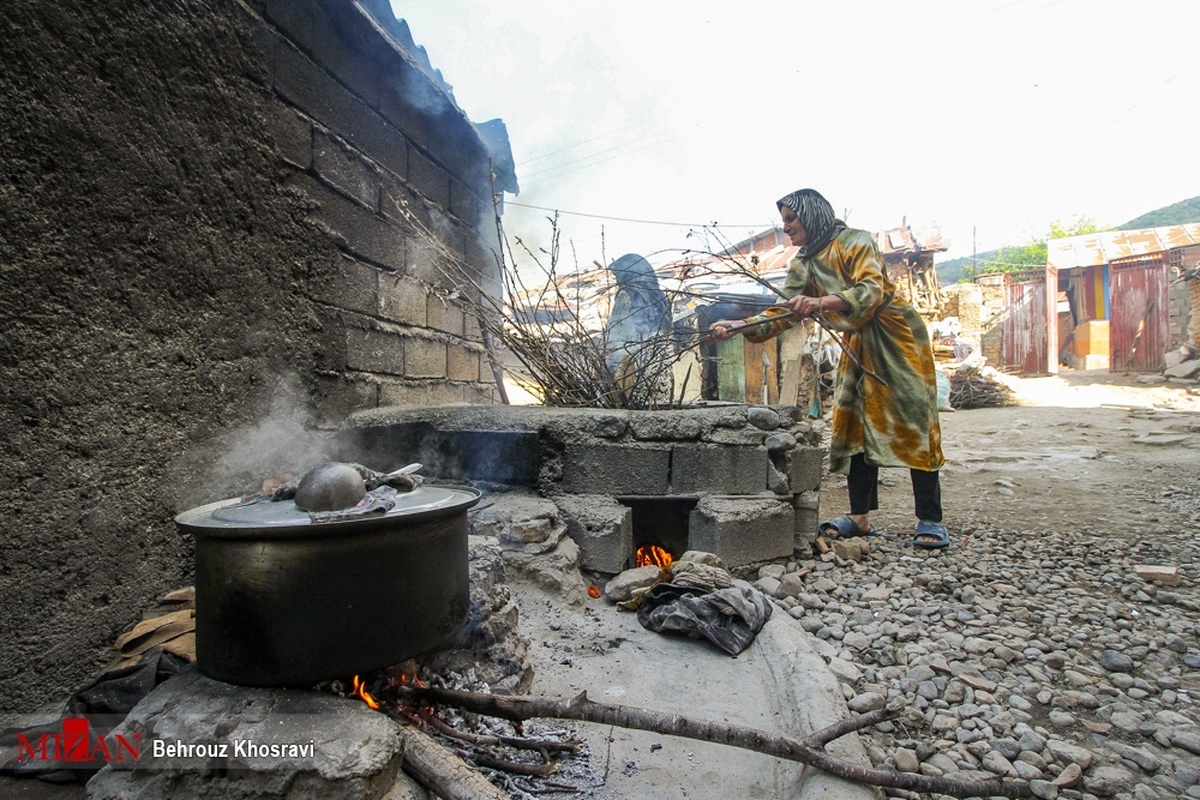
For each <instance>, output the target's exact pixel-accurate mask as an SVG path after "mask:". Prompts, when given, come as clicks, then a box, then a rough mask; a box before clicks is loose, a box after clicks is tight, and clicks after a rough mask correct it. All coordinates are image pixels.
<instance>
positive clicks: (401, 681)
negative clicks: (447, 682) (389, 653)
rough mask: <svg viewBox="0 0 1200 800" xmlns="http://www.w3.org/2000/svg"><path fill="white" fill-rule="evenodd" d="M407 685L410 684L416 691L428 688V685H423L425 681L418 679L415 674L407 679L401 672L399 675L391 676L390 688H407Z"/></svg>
mask: <svg viewBox="0 0 1200 800" xmlns="http://www.w3.org/2000/svg"><path fill="white" fill-rule="evenodd" d="M409 684H412V685H413V686H415V687H417V688H418V689H428V688H429V684H427V683H425V681H423V680H421V679H420V678H419V677H417V674H416V673H415V672H414V673H413V674H412V677H409V676H408V675H407V674H406V673H403V672H401V673H400V674H399V675H394V676H392V686H395V687H405V686H408V685H409Z"/></svg>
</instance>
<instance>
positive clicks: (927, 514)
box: [846, 453, 942, 522]
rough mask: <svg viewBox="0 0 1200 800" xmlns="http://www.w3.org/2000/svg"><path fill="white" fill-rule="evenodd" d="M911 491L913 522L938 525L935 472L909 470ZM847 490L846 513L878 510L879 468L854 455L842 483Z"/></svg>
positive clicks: (939, 511)
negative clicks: (848, 492) (847, 511)
mask: <svg viewBox="0 0 1200 800" xmlns="http://www.w3.org/2000/svg"><path fill="white" fill-rule="evenodd" d="M908 472H909V474H910V475H911V476H912V488H913V509H914V510H915V511H916V514H917V519H927V520H929V521H930V522H941V521H942V485H941V482H940V481H939V480H938V474H937V472H926V471H925V470H922V469H910V470H909V471H908ZM846 485H847V488H849V490H850V513H851V514H867V513H870V512H872V511H874V510H875V509H877V508H879V467H875V466H871V465H870V464H868V463H867V459H866V456H864V455H863V454H862V453H858V454H856V455H853V456H851V457H850V475H849V477H848V478H847V481H846Z"/></svg>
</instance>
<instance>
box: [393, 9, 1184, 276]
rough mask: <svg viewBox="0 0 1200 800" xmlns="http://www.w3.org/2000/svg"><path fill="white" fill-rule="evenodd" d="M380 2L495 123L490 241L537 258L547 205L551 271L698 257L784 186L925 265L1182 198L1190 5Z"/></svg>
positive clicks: (747, 222)
mask: <svg viewBox="0 0 1200 800" xmlns="http://www.w3.org/2000/svg"><path fill="white" fill-rule="evenodd" d="M391 4H392V9H393V11H394V12H395V14H396V16H397V17H398V18H401V19H404V20H406V21H407V22H408V24H409V27H410V29H411V31H412V35H413V38H414V40H415V41H416V42H417V44H419V45H422V46H424V47H425V49H426V51H427V53H428V55H429V58H430V60H431V62H432V63H433V66H434V67H435V68H437V69H439V70H440V71H441V73H442V75H443V77H444V78H445V80H446V81H447V82H448V83H449V84H450V85H451V86H452V87H453V92H454V96H455V99H456V100H457V102H458V105H459V107H460V108H461V109H463V111H464V112H465V113H466V115H467V116H468V117H469V118H470V119H471V120H473V121H475V122H483V121H486V120H490V119H494V118H497V117H498V118H501V119H503V120H504V122H505V125H506V127H507V129H508V134H509V139H510V142H511V144H512V149H513V155H514V158H515V161H516V165H517V178H518V181H519V182H520V187H521V191H520V193H519V194H518V195H516V196H512V195H508V196H507V197H506V204H505V213H504V225H505V229H506V231H507V233H508V235H509V238H510V239H512V238H513V237H520V238H521V239H522V240H523V241H525V242H526V243H527V244H530V245H532V246H533V247H534V248H535V249H536V248H538V247H545V248H548V247H549V240H550V234H551V230H552V228H551V224H550V222H549V221H548V218H549V217H550V216H551V215H552V214H553V211H555V210H557V211H558V212H559V224H558V232H559V237H560V245H561V255H560V259H559V264H558V268H559V269H560V270H567V271H570V270H571V269H573V268H574V266H576V265H578V266H582V267H590V266H591V264H592V263H593V262H596V261H599V262H601V263H608V262H610V261H612V260H613V259H615V258H616V257H618V256H620V255H622V254H624V253H628V252H637V253H642V254H644V255H648V254H650V253H653V252H658V251H663V250H683V249H689V248H691V249H699V250H717V249H719V247H718V245H719V244H720V243H721V242H722V241H724V242H734V241H738V240H740V239H742V238H745V237H746V236H749V235H750V234H752V233H754V232H756V231H760V230H766V229H769V228H771V227H772V226H773V225H776V224H777V223H778V221H779V218H778V212H777V210H776V206H775V201H776V200H777V199H779V198H780V197H781V196H783V195H785V194H787V193H789V192H791V191H792V190H794V189H799V188H803V187H812V188H815V189H817V190H818V191H820V192H821V193H822V194H824V195H825V197H826V198H828V200H829V201H830V203H831V204H832V205H833V207H834V208H835V209H836V210H837V212H838V213H839V215H842V216H843V217H844V218H845V219H846V221H847V223H848V224H849V225H850V226H851V227H858V228H865V229H867V230H870V231H881V230H885V229H887V228H894V227H898V226H900V225H901V224H904V223H905V222H907V223H908V224H910V225H913V226H914V227H920V226H927V225H938V226H940V228H941V230H942V234H943V237H945V238H946V239H948V240H949V243H950V249H949V250H948V251H947V252H946V253H944V254H942V255H941V256H939V259H940V260H945V259H948V258H956V257H961V256H970V255H971V254H972V252H973V251H978V252H984V251H987V250H990V249H994V248H996V247H1000V246H1003V245H1008V244H1026V243H1029V242H1031V241H1034V240H1037V239H1042V238H1045V237H1046V235H1047V234H1048V232H1049V230H1050V225H1051V223H1052V222H1059V223H1062V224H1064V225H1066V226H1070V225H1072V224H1075V223H1077V222H1079V221H1081V220H1092V221H1094V222H1095V223H1097V224H1098V225H1100V226H1101V227H1109V226H1115V225H1120V224H1123V223H1125V222H1127V221H1129V220H1130V219H1132V218H1134V217H1137V216H1139V215H1141V214H1143V213H1145V212H1147V211H1151V210H1153V209H1155V208H1159V207H1161V206H1165V205H1170V204H1171V203H1175V202H1178V201H1180V200H1184V199H1186V198H1189V197H1194V196H1196V195H1200V158H1197V145H1198V143H1200V124H1198V123H1200V47H1198V46H1197V45H1196V41H1195V33H1196V31H1197V30H1200V2H1198V1H1197V0H1140V1H1139V2H1137V3H1132V2H1127V0H911V1H908V2H896V1H895V0H893V1H892V2H886V1H885V0H871V1H868V0H839V2H822V3H817V2H809V1H808V0H739V2H736V3H732V2H728V0H690V1H689V2H682V1H681V0H603V2H580V0H487V1H486V2H485V1H484V0H391ZM531 207H532V208H531ZM714 224H715V227H713V226H714ZM543 258H544V256H543Z"/></svg>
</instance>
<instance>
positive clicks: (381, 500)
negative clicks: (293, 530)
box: [308, 486, 396, 522]
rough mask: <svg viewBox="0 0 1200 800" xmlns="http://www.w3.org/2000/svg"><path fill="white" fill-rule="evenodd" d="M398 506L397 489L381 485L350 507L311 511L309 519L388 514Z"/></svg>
mask: <svg viewBox="0 0 1200 800" xmlns="http://www.w3.org/2000/svg"><path fill="white" fill-rule="evenodd" d="M395 506H396V490H395V489H393V488H392V487H391V486H380V487H379V488H378V489H372V490H371V491H369V492H367V493H366V494H364V495H363V498H362V500H359V501H358V502H357V503H355V504H354V505H352V506H350V507H349V508H339V509H335V510H333V511H310V512H308V516H309V519H311V520H312V521H313V522H334V521H336V520H340V519H348V518H351V517H361V516H365V515H366V514H386V513H387V512H389V511H391V510H392V509H393V508H395Z"/></svg>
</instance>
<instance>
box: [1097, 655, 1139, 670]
mask: <svg viewBox="0 0 1200 800" xmlns="http://www.w3.org/2000/svg"><path fill="white" fill-rule="evenodd" d="M1100 666H1102V667H1104V668H1105V669H1106V670H1108V671H1109V672H1131V671H1132V670H1133V659H1132V658H1130V657H1129V656H1127V655H1125V654H1124V653H1120V652H1117V651H1116V650H1105V651H1104V652H1102V653H1101V654H1100Z"/></svg>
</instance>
